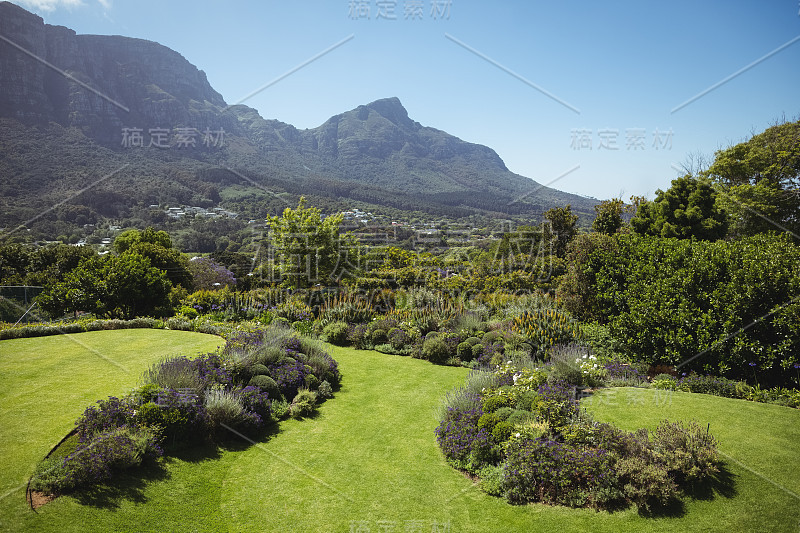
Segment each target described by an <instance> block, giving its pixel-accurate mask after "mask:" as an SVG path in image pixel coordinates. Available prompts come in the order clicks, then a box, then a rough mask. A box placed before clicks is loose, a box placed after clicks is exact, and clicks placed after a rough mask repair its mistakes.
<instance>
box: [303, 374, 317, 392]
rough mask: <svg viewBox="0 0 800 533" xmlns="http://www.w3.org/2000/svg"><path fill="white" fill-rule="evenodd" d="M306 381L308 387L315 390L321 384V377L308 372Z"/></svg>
mask: <svg viewBox="0 0 800 533" xmlns="http://www.w3.org/2000/svg"><path fill="white" fill-rule="evenodd" d="M305 382H306V388H307V389H309V390H315V389H316V388H317V387H318V386H319V378H317V376H315V375H314V374H306V377H305Z"/></svg>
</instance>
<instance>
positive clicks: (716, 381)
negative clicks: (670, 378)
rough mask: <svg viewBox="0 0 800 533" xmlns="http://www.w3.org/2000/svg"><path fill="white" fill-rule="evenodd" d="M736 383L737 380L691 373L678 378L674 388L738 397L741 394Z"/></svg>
mask: <svg viewBox="0 0 800 533" xmlns="http://www.w3.org/2000/svg"><path fill="white" fill-rule="evenodd" d="M736 385H737V382H736V381H732V380H730V379H725V378H720V377H715V376H701V375H699V374H695V373H691V374H689V375H688V376H683V377H682V378H681V379H679V380H678V384H677V387H676V388H677V390H679V391H683V392H699V393H703V394H713V395H714V396H724V397H726V398H740V397H741V395H740V392H739V390H738V389H737V386H736Z"/></svg>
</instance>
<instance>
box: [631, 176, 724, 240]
mask: <svg viewBox="0 0 800 533" xmlns="http://www.w3.org/2000/svg"><path fill="white" fill-rule="evenodd" d="M726 219H727V215H726V213H725V212H724V211H723V210H722V209H721V208H720V207H719V205H718V202H717V193H716V191H715V190H714V188H713V187H712V185H711V182H710V181H709V180H707V179H698V178H694V177H692V176H689V175H686V176H683V177H681V178H677V179H674V180H672V186H671V187H670V188H669V189H667V190H666V191H662V190H661V189H659V190H658V191H656V199H655V200H653V201H652V202H646V201H645V202H641V203H639V206H638V209H637V211H636V216H635V217H633V219H632V220H631V228H633V230H634V231H635V232H636V233H640V234H642V235H656V236H661V237H677V238H679V239H688V238H691V237H695V238H697V239H703V240H716V239H721V238H722V237H724V236H725V234H726V232H727V220H726Z"/></svg>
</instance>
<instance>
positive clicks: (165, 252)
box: [113, 227, 192, 289]
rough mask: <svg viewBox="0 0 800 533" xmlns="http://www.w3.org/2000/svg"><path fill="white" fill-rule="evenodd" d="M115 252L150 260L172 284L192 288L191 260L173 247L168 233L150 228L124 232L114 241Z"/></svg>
mask: <svg viewBox="0 0 800 533" xmlns="http://www.w3.org/2000/svg"><path fill="white" fill-rule="evenodd" d="M113 248H114V251H115V252H117V253H118V254H120V255H121V254H123V253H125V252H135V253H137V254H139V255H141V256H144V257H146V258H148V259H149V260H150V265H151V266H153V267H155V268H158V269H159V270H163V271H164V272H165V273H166V275H167V278H168V279H169V281H170V283H172V285H174V286H175V287H177V286H181V287H183V288H185V289H191V287H192V273H191V272H190V271H189V260H188V259H187V258H186V256H185V255H183V254H182V253H181V252H180V251H178V250H176V249H175V248H173V247H172V239H171V238H170V236H169V234H168V233H167V232H166V231H156V230H155V229H154V228H152V227H148V228H146V229H144V230H142V231H139V230H137V229H131V230H127V231H124V232H122V233H120V234H119V236H117V238H116V239H114V244H113Z"/></svg>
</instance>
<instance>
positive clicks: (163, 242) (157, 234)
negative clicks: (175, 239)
mask: <svg viewBox="0 0 800 533" xmlns="http://www.w3.org/2000/svg"><path fill="white" fill-rule="evenodd" d="M139 243H149V244H154V245H157V246H160V247H162V248H166V249H168V250H169V249H170V248H172V239H171V238H170V236H169V233H167V232H166V231H163V230H161V231H158V230H156V229H155V228H152V227H148V228H146V229H144V230H142V231H139V230H138V229H129V230H126V231H123V232H122V233H120V234H119V235H118V236H117V238H116V239H114V244H113V248H114V251H115V252H117V253H118V254H121V253H124V252H125V251H126V250H128V248H130V247H132V246H134V245H136V244H139Z"/></svg>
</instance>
